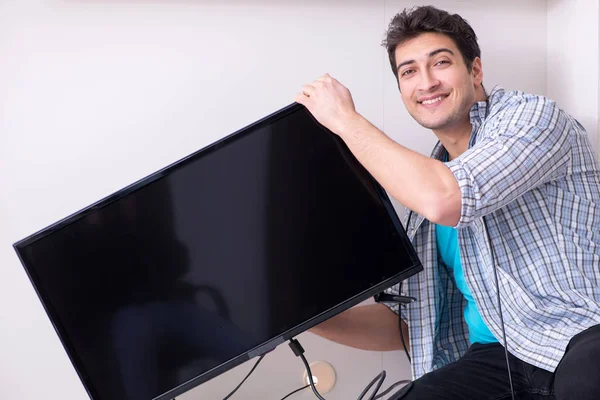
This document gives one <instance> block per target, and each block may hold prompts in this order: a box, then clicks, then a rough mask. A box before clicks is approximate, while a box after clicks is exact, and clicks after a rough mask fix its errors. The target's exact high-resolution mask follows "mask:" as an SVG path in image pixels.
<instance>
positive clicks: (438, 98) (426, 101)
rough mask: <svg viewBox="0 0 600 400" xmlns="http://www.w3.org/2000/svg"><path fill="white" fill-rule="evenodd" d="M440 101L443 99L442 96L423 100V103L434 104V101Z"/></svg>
mask: <svg viewBox="0 0 600 400" xmlns="http://www.w3.org/2000/svg"><path fill="white" fill-rule="evenodd" d="M438 101H442V96H439V97H436V98H435V99H431V100H423V101H422V102H421V103H422V104H433V103H437V102H438Z"/></svg>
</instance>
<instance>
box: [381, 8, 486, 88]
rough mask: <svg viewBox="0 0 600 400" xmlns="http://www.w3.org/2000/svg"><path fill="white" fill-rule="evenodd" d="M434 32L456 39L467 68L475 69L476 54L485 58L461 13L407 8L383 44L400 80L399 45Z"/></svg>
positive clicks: (394, 20)
mask: <svg viewBox="0 0 600 400" xmlns="http://www.w3.org/2000/svg"><path fill="white" fill-rule="evenodd" d="M428 32H434V33H442V34H444V35H447V36H449V37H450V39H452V40H453V41H454V43H455V44H456V47H458V50H459V51H460V53H461V55H462V57H463V60H464V61H465V65H466V66H467V70H468V71H469V72H471V68H472V66H473V60H474V59H475V57H480V58H481V50H480V49H479V45H478V44H477V36H476V35H475V31H473V28H471V25H469V23H468V22H467V21H466V20H465V19H463V18H462V17H461V16H460V15H458V14H450V13H448V12H447V11H444V10H440V9H437V8H435V7H433V6H421V7H415V8H410V9H406V8H405V9H404V10H402V12H399V13H398V14H396V16H395V17H394V18H393V19H392V21H391V22H390V25H389V27H388V30H387V32H386V38H385V40H384V41H383V43H382V45H383V46H384V47H386V48H387V52H388V56H389V58H390V65H391V67H392V72H393V73H394V76H395V77H396V79H398V71H396V47H397V46H398V45H400V44H402V43H404V42H406V41H407V40H410V39H413V38H415V37H417V36H419V35H421V34H423V33H428Z"/></svg>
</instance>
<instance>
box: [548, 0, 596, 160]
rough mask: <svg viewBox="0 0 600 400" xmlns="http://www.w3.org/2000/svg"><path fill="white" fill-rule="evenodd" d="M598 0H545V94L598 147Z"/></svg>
mask: <svg viewBox="0 0 600 400" xmlns="http://www.w3.org/2000/svg"><path fill="white" fill-rule="evenodd" d="M599 20H600V7H599V2H598V0H548V68H547V74H548V75H547V76H548V96H550V97H551V98H553V99H555V100H556V102H557V104H558V105H559V106H561V107H562V108H564V109H565V110H566V111H567V112H569V113H570V114H571V115H573V116H574V117H575V118H577V120H578V121H579V122H580V123H581V124H582V125H583V126H584V127H585V129H586V130H587V132H588V134H589V135H590V139H591V141H592V144H593V145H594V148H595V149H596V151H598V149H599V148H598V145H599V141H598V129H599V126H598V122H599V121H598V115H599V113H600V109H599V106H600V104H599V102H598V97H599V95H600V85H599V81H598V77H599V74H600V70H599V68H598V62H599V43H598V40H599V39H598V37H599V32H598V24H599Z"/></svg>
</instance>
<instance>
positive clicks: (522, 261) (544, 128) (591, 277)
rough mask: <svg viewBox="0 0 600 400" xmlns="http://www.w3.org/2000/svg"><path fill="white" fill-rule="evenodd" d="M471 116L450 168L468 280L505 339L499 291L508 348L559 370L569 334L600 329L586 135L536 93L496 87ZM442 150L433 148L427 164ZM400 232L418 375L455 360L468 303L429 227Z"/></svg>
mask: <svg viewBox="0 0 600 400" xmlns="http://www.w3.org/2000/svg"><path fill="white" fill-rule="evenodd" d="M470 120H471V124H472V126H473V130H472V133H471V138H470V141H469V148H468V150H467V151H466V152H465V153H463V154H462V155H461V156H460V157H458V158H456V159H455V160H453V161H450V162H447V163H445V164H446V165H447V166H448V167H449V168H450V170H451V171H452V173H453V174H454V176H455V177H456V180H457V181H458V184H459V186H460V190H461V192H462V208H461V216H460V221H459V223H458V225H457V226H456V227H457V229H458V239H459V246H460V253H461V259H462V262H463V268H464V275H465V280H466V283H467V285H468V286H469V288H470V290H471V292H472V293H473V297H474V299H475V302H476V304H477V307H478V309H479V311H480V313H481V316H482V318H483V320H484V321H485V323H486V325H487V326H488V327H489V329H490V331H491V332H492V334H493V335H494V336H495V337H496V338H497V339H499V341H500V342H501V343H502V327H501V324H500V315H499V311H498V304H497V303H498V302H497V290H499V291H500V297H501V302H502V311H503V317H504V324H505V329H506V337H507V347H508V350H509V351H510V352H511V353H512V354H514V355H515V356H517V357H519V358H520V359H521V360H523V361H525V362H528V363H530V364H533V365H535V366H538V367H540V368H543V369H545V370H548V371H554V370H555V368H556V366H557V365H558V363H559V361H560V360H561V358H562V356H563V354H564V352H565V348H566V347H567V344H568V343H569V341H570V340H571V338H572V337H573V336H574V335H576V334H577V333H579V332H581V331H583V330H585V329H587V328H589V327H591V326H593V325H596V324H600V168H599V165H598V161H597V160H596V156H595V153H594V151H593V150H592V147H591V145H590V142H589V140H588V137H587V133H586V132H585V130H584V128H583V127H582V126H581V125H580V124H579V123H578V122H577V121H576V120H575V119H574V118H572V117H571V116H570V115H568V114H567V113H565V112H564V111H563V110H561V109H559V108H558V106H557V105H556V104H555V103H554V102H553V101H552V100H549V99H547V98H545V97H542V96H536V95H531V94H525V93H523V92H518V91H515V92H505V91H504V90H503V89H501V88H495V89H494V90H493V91H492V93H491V94H490V96H489V98H488V100H487V102H479V103H477V104H475V105H474V106H473V107H472V108H471V111H470ZM445 152H446V151H445V149H444V148H443V146H442V145H441V144H439V143H438V145H437V146H436V147H435V149H434V150H433V154H432V157H434V158H437V159H440V160H442V159H443V156H444V154H445ZM409 214H410V213H409V212H408V210H407V218H408V216H409ZM405 226H406V221H405ZM407 232H408V234H409V237H410V238H411V240H412V242H413V245H414V246H415V249H416V251H417V253H418V255H419V258H420V259H421V262H422V263H423V266H424V268H425V269H424V271H423V272H421V273H419V274H417V275H415V276H413V277H411V278H409V279H408V280H407V281H406V282H405V283H404V284H403V285H402V294H404V295H408V296H414V297H416V298H417V299H418V301H417V302H415V303H413V304H410V305H407V306H402V309H401V316H402V318H403V319H404V320H406V322H407V324H408V326H409V333H410V345H411V352H412V373H413V378H414V379H416V378H418V377H420V376H422V375H423V374H425V373H427V372H430V371H432V370H434V369H436V368H440V367H442V366H444V365H446V364H447V363H450V362H452V361H455V360H458V359H459V358H460V357H461V356H462V355H463V354H464V352H465V351H466V350H467V348H468V346H469V337H468V334H469V332H468V329H467V325H466V323H465V321H464V318H463V310H464V306H465V299H464V297H463V295H462V294H461V293H460V292H459V290H458V289H457V287H456V284H455V282H454V280H453V277H452V276H451V274H448V272H447V270H446V268H443V267H442V266H441V264H440V261H439V260H438V253H437V249H436V240H435V224H433V223H430V222H429V221H427V220H425V219H424V218H423V217H422V216H420V215H418V214H416V213H412V217H411V218H410V226H408V227H407ZM494 268H497V271H498V279H499V288H497V287H496V284H495V279H494ZM398 289H399V288H398V285H396V286H395V287H393V288H391V289H389V290H388V293H396V294H397V293H398ZM389 306H390V308H392V310H393V311H395V312H398V306H396V305H391V304H390V305H389Z"/></svg>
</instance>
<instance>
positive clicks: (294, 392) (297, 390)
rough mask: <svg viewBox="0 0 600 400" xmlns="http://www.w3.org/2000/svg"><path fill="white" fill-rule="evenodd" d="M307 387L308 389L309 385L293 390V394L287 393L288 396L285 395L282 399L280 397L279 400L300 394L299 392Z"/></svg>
mask: <svg viewBox="0 0 600 400" xmlns="http://www.w3.org/2000/svg"><path fill="white" fill-rule="evenodd" d="M307 387H310V385H306V386H302V387H301V388H298V389H296V390H294V391H293V392H289V393H288V394H286V395H285V396H284V397H282V398H281V400H285V399H287V398H288V397H290V396H291V395H293V394H296V393H298V392H300V391H302V390H304V389H306V388H307Z"/></svg>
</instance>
